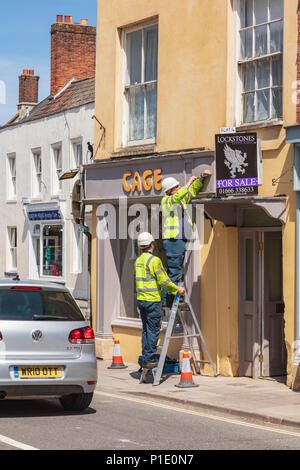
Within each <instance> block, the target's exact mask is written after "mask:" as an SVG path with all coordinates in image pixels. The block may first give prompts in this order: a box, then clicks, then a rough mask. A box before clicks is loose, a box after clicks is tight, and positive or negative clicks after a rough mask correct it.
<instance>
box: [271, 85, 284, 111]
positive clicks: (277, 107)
mask: <svg viewBox="0 0 300 470" xmlns="http://www.w3.org/2000/svg"><path fill="white" fill-rule="evenodd" d="M281 117H282V88H274V89H273V90H272V118H281Z"/></svg>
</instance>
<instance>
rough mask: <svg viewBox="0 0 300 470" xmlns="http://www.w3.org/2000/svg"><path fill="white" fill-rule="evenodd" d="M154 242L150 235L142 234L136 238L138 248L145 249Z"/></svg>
mask: <svg viewBox="0 0 300 470" xmlns="http://www.w3.org/2000/svg"><path fill="white" fill-rule="evenodd" d="M152 242H154V238H153V236H152V235H151V233H148V232H142V233H140V234H139V236H138V246H139V247H141V248H142V247H147V246H150V245H151V243H152Z"/></svg>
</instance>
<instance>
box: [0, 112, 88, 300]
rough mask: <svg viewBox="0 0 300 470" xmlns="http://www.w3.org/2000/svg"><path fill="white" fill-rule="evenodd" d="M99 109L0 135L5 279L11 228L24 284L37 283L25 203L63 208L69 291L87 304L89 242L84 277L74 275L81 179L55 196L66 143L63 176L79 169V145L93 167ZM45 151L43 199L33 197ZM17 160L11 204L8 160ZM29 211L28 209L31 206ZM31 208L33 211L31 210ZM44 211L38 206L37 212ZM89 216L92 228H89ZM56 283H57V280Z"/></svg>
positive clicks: (0, 259)
mask: <svg viewBox="0 0 300 470" xmlns="http://www.w3.org/2000/svg"><path fill="white" fill-rule="evenodd" d="M93 115H94V104H93V103H91V104H87V105H84V106H81V107H78V108H74V109H72V110H68V111H66V112H63V113H57V114H55V115H53V116H49V117H45V118H42V119H38V120H34V121H30V122H27V123H25V122H24V123H22V122H20V123H18V124H16V125H14V126H12V127H8V128H4V129H2V130H1V129H0V175H1V179H0V181H1V184H0V220H1V224H0V240H1V243H0V278H1V277H4V273H5V272H6V271H7V270H8V235H7V227H9V226H13V227H17V231H18V250H17V256H18V266H17V268H18V274H19V276H20V278H23V279H28V278H32V277H33V271H34V269H33V265H32V264H33V263H32V256H33V248H32V239H31V235H30V225H29V224H28V223H27V219H26V217H25V213H24V205H23V203H22V200H23V199H24V198H28V200H29V202H30V204H38V205H42V204H44V205H45V204H46V205H47V207H48V205H51V204H52V205H53V206H55V205H57V204H58V205H59V206H60V209H61V211H62V213H63V216H64V225H65V231H64V236H65V246H64V262H65V265H64V268H65V269H64V280H65V282H66V285H67V287H69V288H70V289H71V290H72V291H73V289H74V295H75V297H77V298H87V243H86V241H87V240H86V237H85V236H84V237H83V240H84V256H83V267H82V268H83V269H82V273H81V274H78V273H74V272H72V269H73V267H74V250H75V248H76V246H75V243H74V242H75V240H74V229H73V217H72V214H71V210H72V205H71V197H72V189H73V185H74V182H75V178H74V179H72V180H65V181H63V182H62V193H61V194H60V195H59V197H58V195H57V194H53V189H52V187H53V185H52V172H53V163H54V162H53V145H54V144H56V143H58V142H60V143H61V146H62V167H63V170H70V169H73V168H74V163H73V148H72V146H73V140H77V139H82V148H83V162H84V163H89V162H90V160H89V158H90V154H89V153H88V151H87V142H91V143H93V141H94V137H93V133H94V123H93V120H92V116H93ZM33 149H40V150H41V155H42V181H43V183H42V188H41V189H42V190H41V193H40V197H38V198H37V197H33V194H32V176H33V157H32V150H33ZM12 153H14V154H16V171H17V197H16V200H14V201H9V200H8V197H7V190H8V188H7V181H8V179H7V171H8V168H7V155H8V154H12ZM27 207H28V206H27ZM30 207H31V206H30ZM37 207H38V206H37ZM88 219H89V216H87V223H89V220H88ZM51 279H52V280H55V278H51Z"/></svg>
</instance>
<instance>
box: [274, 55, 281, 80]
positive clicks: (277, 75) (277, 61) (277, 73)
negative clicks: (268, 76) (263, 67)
mask: <svg viewBox="0 0 300 470" xmlns="http://www.w3.org/2000/svg"><path fill="white" fill-rule="evenodd" d="M272 84H273V85H282V56H278V57H273V58H272Z"/></svg>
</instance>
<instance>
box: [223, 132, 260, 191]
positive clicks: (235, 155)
mask: <svg viewBox="0 0 300 470" xmlns="http://www.w3.org/2000/svg"><path fill="white" fill-rule="evenodd" d="M215 137H216V185H217V187H216V190H217V196H241V195H243V196H246V195H254V194H257V193H258V174H257V135H256V133H254V132H252V133H247V134H217V135H216V136H215Z"/></svg>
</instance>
